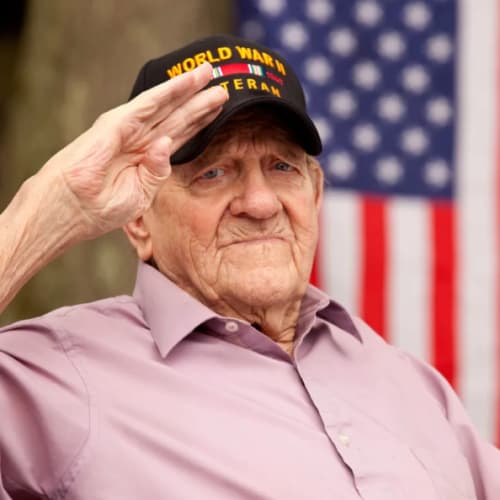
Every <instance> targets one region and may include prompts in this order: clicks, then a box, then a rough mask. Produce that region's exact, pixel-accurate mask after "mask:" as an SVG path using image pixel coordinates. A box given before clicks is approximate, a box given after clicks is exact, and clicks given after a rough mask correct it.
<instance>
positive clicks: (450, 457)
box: [412, 447, 477, 500]
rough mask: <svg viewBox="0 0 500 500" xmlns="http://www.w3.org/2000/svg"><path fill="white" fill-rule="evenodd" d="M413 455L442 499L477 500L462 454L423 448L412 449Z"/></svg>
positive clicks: (467, 466) (469, 472)
mask: <svg viewBox="0 0 500 500" xmlns="http://www.w3.org/2000/svg"><path fill="white" fill-rule="evenodd" d="M412 453H413V454H414V455H415V457H416V459H417V460H418V461H419V462H420V464H421V465H422V467H423V468H424V469H425V471H426V472H427V474H428V476H429V477H430V479H431V481H432V483H433V485H434V488H435V489H436V492H437V493H438V497H439V498H440V499H442V500H476V499H477V497H476V494H475V491H474V483H473V480H472V475H471V471H470V469H469V465H468V463H467V460H466V459H465V457H464V456H463V455H462V454H460V453H459V452H456V451H448V450H436V449H432V450H430V449H428V448H422V447H415V448H412Z"/></svg>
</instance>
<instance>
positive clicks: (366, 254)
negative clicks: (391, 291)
mask: <svg viewBox="0 0 500 500" xmlns="http://www.w3.org/2000/svg"><path fill="white" fill-rule="evenodd" d="M361 221H362V223H361V228H362V231H363V234H362V235H361V236H362V239H361V241H362V242H363V250H362V257H361V297H360V312H361V316H362V318H363V319H364V320H365V321H366V322H367V323H368V324H369V325H370V326H371V327H372V328H373V329H374V330H375V331H376V332H377V333H379V334H380V335H381V336H382V337H384V338H385V337H386V336H387V329H386V296H387V294H386V279H387V273H386V268H387V265H386V264H387V234H386V233H387V232H386V205H385V201H384V200H383V199H382V198H375V197H365V198H364V199H363V201H362V202H361Z"/></svg>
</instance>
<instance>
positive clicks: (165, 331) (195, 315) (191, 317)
mask: <svg viewBox="0 0 500 500" xmlns="http://www.w3.org/2000/svg"><path fill="white" fill-rule="evenodd" d="M133 295H134V298H135V299H136V300H137V302H138V304H139V306H140V307H141V309H142V311H143V313H144V318H145V319H146V323H147V324H148V325H149V328H150V329H151V335H152V336H153V339H154V341H155V343H156V345H157V347H158V350H159V351H160V354H161V355H162V356H163V357H166V356H167V355H168V354H169V352H170V351H171V350H172V349H173V348H174V347H175V346H176V345H177V344H178V343H179V342H180V341H181V340H183V339H184V338H185V337H187V336H188V335H189V334H190V333H191V332H192V331H193V330H195V329H196V328H197V327H198V326H200V325H201V324H202V323H204V322H205V321H208V320H209V319H212V318H216V317H218V316H217V314H216V313H215V312H214V311H212V310H211V309H209V308H208V307H206V306H205V305H203V304H202V303H201V302H199V301H198V300H196V299H195V298H194V297H193V296H192V295H189V294H188V293H187V292H185V291H184V290H182V289H181V288H179V287H178V286H177V285H175V284H174V283H172V282H171V281H170V280H169V279H168V278H167V277H166V276H165V275H164V274H162V273H161V272H160V271H158V270H157V269H155V268H154V267H153V266H150V265H149V264H146V263H144V262H139V267H138V270H137V279H136V283H135V288H134V293H133Z"/></svg>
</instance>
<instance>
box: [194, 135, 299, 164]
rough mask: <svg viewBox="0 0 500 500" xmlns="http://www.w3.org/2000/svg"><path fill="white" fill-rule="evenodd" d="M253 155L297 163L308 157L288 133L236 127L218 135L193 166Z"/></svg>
mask: <svg viewBox="0 0 500 500" xmlns="http://www.w3.org/2000/svg"><path fill="white" fill-rule="evenodd" d="M250 152H254V153H257V154H265V155H273V154H275V155H280V156H285V157H286V158H290V159H293V160H296V161H300V160H303V159H304V158H305V157H306V153H305V151H304V150H303V149H302V147H301V146H299V145H298V144H296V143H294V142H293V141H292V140H291V139H290V137H289V135H288V134H287V133H284V132H283V131H280V130H279V129H272V128H265V129H263V128H259V127H235V128H233V129H232V130H228V131H227V132H226V133H223V134H220V135H217V136H216V137H215V138H214V139H213V140H212V142H210V144H209V145H208V146H207V148H206V149H205V151H204V152H203V153H202V154H201V155H199V156H198V157H197V158H196V159H195V160H193V161H192V162H191V163H192V164H193V165H204V164H207V163H210V162H213V161H215V160H217V159H221V158H228V157H232V158H235V159H236V158H239V157H242V156H243V157H244V156H245V155H246V154H247V153H250Z"/></svg>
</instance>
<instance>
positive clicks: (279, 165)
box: [274, 161, 293, 172]
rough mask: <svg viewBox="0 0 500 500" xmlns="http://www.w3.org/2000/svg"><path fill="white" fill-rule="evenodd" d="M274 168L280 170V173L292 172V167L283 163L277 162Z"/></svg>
mask: <svg viewBox="0 0 500 500" xmlns="http://www.w3.org/2000/svg"><path fill="white" fill-rule="evenodd" d="M274 168H275V169H276V170H281V171H282V172H291V171H292V170H293V167H292V166H291V165H289V164H288V163H285V162H283V161H278V162H276V163H275V164H274Z"/></svg>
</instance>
